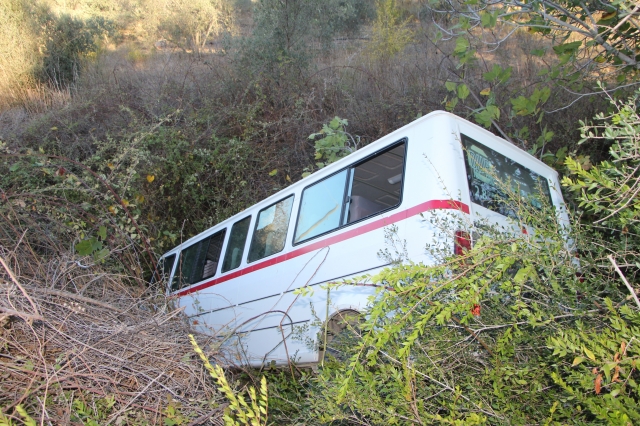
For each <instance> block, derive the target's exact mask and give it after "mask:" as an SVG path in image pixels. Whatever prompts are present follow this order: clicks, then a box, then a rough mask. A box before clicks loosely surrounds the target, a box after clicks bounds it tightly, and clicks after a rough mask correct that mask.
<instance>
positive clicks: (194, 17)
mask: <svg viewBox="0 0 640 426" xmlns="http://www.w3.org/2000/svg"><path fill="white" fill-rule="evenodd" d="M225 6H226V5H225V3H224V2H223V1H222V0H176V1H172V2H170V3H169V4H167V7H166V8H165V16H164V17H163V19H162V21H161V22H160V24H159V27H158V29H159V31H160V33H161V34H162V35H163V36H165V37H166V38H167V39H168V40H169V41H171V42H172V43H174V44H175V45H177V46H180V47H181V48H183V49H184V50H187V49H192V50H193V52H195V53H199V52H200V51H201V50H202V49H203V48H204V47H205V45H206V43H207V42H208V41H210V40H211V38H212V37H217V36H219V35H220V34H222V33H223V32H224V31H227V30H229V29H230V26H231V18H230V13H229V10H228V9H227V8H226V7H225Z"/></svg>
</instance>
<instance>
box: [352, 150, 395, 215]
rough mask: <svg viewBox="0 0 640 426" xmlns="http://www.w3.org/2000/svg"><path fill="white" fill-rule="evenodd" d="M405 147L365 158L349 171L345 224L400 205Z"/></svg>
mask: <svg viewBox="0 0 640 426" xmlns="http://www.w3.org/2000/svg"><path fill="white" fill-rule="evenodd" d="M404 152H405V144H404V143H402V144H399V145H397V146H396V147H394V148H393V149H391V150H388V151H386V152H383V153H382V154H380V155H376V156H375V157H373V158H371V159H368V160H366V161H364V162H362V163H360V164H357V165H355V166H354V167H353V168H352V169H351V182H350V183H351V185H350V188H349V192H348V193H347V199H346V203H347V205H346V207H345V210H344V216H345V217H344V223H351V222H355V221H358V220H360V219H364V218H366V217H369V216H372V215H374V214H376V213H378V212H380V211H383V210H387V209H390V208H392V207H395V206H397V205H398V204H400V198H401V196H402V179H403V176H404Z"/></svg>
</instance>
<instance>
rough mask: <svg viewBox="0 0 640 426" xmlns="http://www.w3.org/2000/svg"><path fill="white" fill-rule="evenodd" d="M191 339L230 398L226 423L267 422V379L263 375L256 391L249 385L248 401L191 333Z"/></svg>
mask: <svg viewBox="0 0 640 426" xmlns="http://www.w3.org/2000/svg"><path fill="white" fill-rule="evenodd" d="M189 340H190V341H191V344H192V345H193V350H194V351H195V352H196V353H197V354H198V356H199V357H200V359H201V360H202V362H203V363H204V367H205V368H206V369H207V371H208V372H209V375H210V376H211V377H212V378H213V379H214V380H215V381H216V383H217V384H218V390H220V392H222V393H224V395H225V396H226V397H227V399H228V400H229V408H228V410H227V412H225V415H224V424H225V425H227V426H233V425H250V426H260V425H266V424H267V410H268V408H269V398H268V389H267V379H266V377H264V376H263V377H262V379H261V380H260V391H259V393H258V392H256V390H255V388H253V387H249V390H248V392H249V399H250V401H249V402H248V403H247V401H246V400H245V398H244V397H243V396H242V395H240V394H237V393H236V392H234V390H233V389H232V388H231V386H230V385H229V382H227V378H226V377H225V375H224V370H223V369H222V367H220V366H219V365H216V366H212V365H211V363H210V362H209V359H208V358H207V356H206V355H205V354H204V352H202V349H200V347H199V346H198V342H196V339H195V338H194V337H193V335H191V334H190V335H189Z"/></svg>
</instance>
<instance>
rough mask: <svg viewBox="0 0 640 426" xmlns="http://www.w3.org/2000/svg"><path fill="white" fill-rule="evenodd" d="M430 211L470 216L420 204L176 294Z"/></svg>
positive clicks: (443, 203) (453, 204)
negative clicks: (443, 211)
mask: <svg viewBox="0 0 640 426" xmlns="http://www.w3.org/2000/svg"><path fill="white" fill-rule="evenodd" d="M429 210H460V211H461V212H463V213H467V214H469V206H468V205H466V204H464V203H462V202H460V201H454V200H431V201H427V202H426V203H422V204H418V205H417V206H414V207H411V208H410V209H407V210H403V211H401V212H398V213H394V214H392V215H390V216H386V217H383V218H381V219H378V220H375V221H373V222H369V223H366V224H364V225H362V226H357V227H354V228H351V229H349V230H348V231H346V232H342V233H340V234H337V235H333V236H331V237H329V238H325V239H323V240H319V241H316V242H313V243H310V244H307V245H305V246H303V247H300V248H299V249H295V250H292V251H290V252H289V253H285V254H281V255H280V256H276V257H273V258H271V259H268V260H265V261H262V262H259V263H254V264H253V265H249V266H247V267H246V268H243V269H240V270H238V271H235V272H232V273H230V274H227V275H224V276H222V277H220V278H215V279H213V280H210V281H207V282H204V283H202V284H198V285H197V286H194V287H191V288H187V289H184V290H182V291H180V292H178V293H176V294H175V296H177V297H181V296H186V295H188V294H191V293H195V292H197V291H200V290H204V289H205V288H208V287H211V286H214V285H216V284H220V283H223V282H225V281H229V280H232V279H234V278H237V277H239V276H241V275H246V274H250V273H252V272H255V271H259V270H260V269H264V268H268V267H269V266H273V265H276V264H278V263H281V262H285V261H287V260H289V259H293V258H296V257H298V256H302V255H303V254H307V253H309V252H312V251H315V250H319V249H322V248H325V247H328V246H330V245H332V244H337V243H339V242H342V241H344V240H349V239H351V238H354V237H357V236H359V235H362V234H366V233H367V232H371V231H374V230H376V229H380V228H383V227H385V226H389V225H392V224H394V223H396V222H399V221H401V220H404V219H406V218H408V217H411V216H415V215H417V214H420V213H424V212H426V211H429Z"/></svg>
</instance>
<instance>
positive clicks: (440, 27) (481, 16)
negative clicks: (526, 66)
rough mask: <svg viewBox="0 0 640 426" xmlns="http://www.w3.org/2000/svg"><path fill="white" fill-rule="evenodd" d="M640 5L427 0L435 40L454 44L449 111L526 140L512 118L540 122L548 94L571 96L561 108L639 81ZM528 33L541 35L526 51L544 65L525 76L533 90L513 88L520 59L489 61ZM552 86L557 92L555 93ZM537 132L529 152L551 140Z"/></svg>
mask: <svg viewBox="0 0 640 426" xmlns="http://www.w3.org/2000/svg"><path fill="white" fill-rule="evenodd" d="M639 7H640V6H638V4H637V2H635V1H630V0H615V1H611V2H583V1H574V0H533V1H527V2H522V1H519V0H502V1H487V0H469V1H457V0H443V1H439V2H436V1H430V2H429V3H428V9H429V16H430V17H431V20H432V22H433V23H434V24H435V26H436V28H437V31H436V34H435V37H434V39H433V40H434V41H435V42H436V43H439V44H438V45H441V46H443V49H444V46H445V45H446V43H444V44H443V43H442V42H446V41H448V40H450V41H451V43H453V47H452V49H450V50H448V51H447V52H446V53H447V54H448V55H449V56H448V58H449V59H450V60H451V61H452V66H451V68H450V82H451V84H452V85H453V86H452V89H450V90H451V95H449V96H448V98H447V99H446V102H447V104H446V106H447V108H448V109H450V110H454V109H455V110H456V111H465V110H466V111H465V113H466V115H470V116H472V117H473V118H474V119H475V120H476V121H477V122H478V123H479V124H481V125H484V126H485V127H491V126H494V128H495V129H496V130H497V131H498V132H499V133H500V134H501V135H502V136H503V137H505V138H507V139H514V140H517V141H518V142H520V143H523V144H524V143H525V142H524V141H525V140H526V139H528V137H529V133H528V130H529V129H523V126H522V125H520V126H517V125H514V120H515V119H516V118H517V117H526V116H531V117H534V118H535V120H536V122H537V123H540V122H541V121H542V116H543V115H544V114H545V111H544V108H543V106H544V104H545V103H546V102H547V100H549V99H550V96H551V98H553V97H554V96H558V95H560V94H565V95H566V96H567V97H568V98H569V99H570V100H567V101H565V102H566V104H565V105H564V106H563V107H560V109H562V108H564V107H569V106H571V105H573V104H574V102H576V101H577V100H579V99H581V98H583V97H585V96H590V95H593V94H603V93H605V92H607V93H611V92H613V91H614V90H615V89H617V88H624V87H627V86H633V85H635V84H638V83H637V80H636V78H637V76H638V75H639V73H640V62H639V60H640V55H638V51H639V50H638V49H639V48H640V9H639ZM523 31H526V32H527V33H528V34H530V37H537V40H538V46H536V47H535V48H533V49H531V51H530V52H527V53H526V54H527V55H529V58H530V59H531V60H532V61H537V62H539V63H541V64H543V67H544V69H541V70H540V71H539V73H538V75H537V76H533V77H528V78H527V81H526V83H527V84H526V85H527V86H528V88H525V87H522V86H520V85H518V86H519V87H518V88H517V89H516V90H512V89H510V88H509V82H510V81H511V79H512V72H513V66H514V65H515V64H514V63H511V64H510V65H511V67H509V66H504V65H503V64H500V63H498V62H497V61H496V60H494V59H492V58H493V57H494V56H495V55H494V53H495V52H497V51H499V49H500V48H501V46H503V45H505V44H507V43H508V42H510V40H511V39H512V38H514V37H521V34H522V32H523ZM441 41H442V42H441ZM598 78H600V79H601V80H602V81H604V82H606V88H605V89H599V88H597V86H596V84H595V81H596V80H597V79H598ZM454 86H455V87H454ZM554 87H556V88H557V89H559V90H551V89H552V88H554ZM454 89H455V90H454ZM456 107H457V108H456ZM499 122H501V123H502V124H499ZM509 127H511V128H509ZM539 135H540V137H539V138H538V140H537V141H536V143H534V144H531V143H530V142H529V143H528V145H529V146H528V147H531V148H532V152H536V151H538V150H540V148H541V147H543V146H544V145H545V144H546V143H548V142H549V141H550V140H551V138H552V137H553V134H552V133H550V132H548V131H547V130H546V129H544V128H542V127H541V129H540V131H539ZM532 145H533V146H532Z"/></svg>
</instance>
